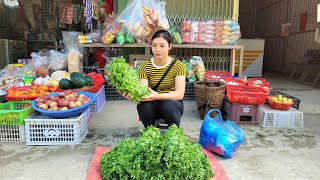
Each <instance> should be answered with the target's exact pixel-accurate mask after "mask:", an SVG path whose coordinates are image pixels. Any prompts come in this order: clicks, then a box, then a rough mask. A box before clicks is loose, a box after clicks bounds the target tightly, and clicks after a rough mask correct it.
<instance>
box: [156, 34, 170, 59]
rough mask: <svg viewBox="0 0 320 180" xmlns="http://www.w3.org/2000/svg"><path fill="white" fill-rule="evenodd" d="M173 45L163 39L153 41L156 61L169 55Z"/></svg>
mask: <svg viewBox="0 0 320 180" xmlns="http://www.w3.org/2000/svg"><path fill="white" fill-rule="evenodd" d="M171 47H172V45H171V44H170V45H169V43H168V41H166V40H165V39H164V38H163V37H158V38H155V39H153V40H152V44H151V49H152V53H153V55H154V57H155V58H156V59H164V58H166V57H167V56H168V55H169V50H170V49H171Z"/></svg>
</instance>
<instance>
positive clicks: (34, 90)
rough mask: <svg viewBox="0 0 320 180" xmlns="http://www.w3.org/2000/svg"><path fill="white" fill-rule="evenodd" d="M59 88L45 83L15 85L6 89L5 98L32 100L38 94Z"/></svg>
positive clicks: (51, 91) (45, 93) (55, 90)
mask: <svg viewBox="0 0 320 180" xmlns="http://www.w3.org/2000/svg"><path fill="white" fill-rule="evenodd" d="M58 90H59V87H58V86H47V85H41V86H39V85H33V86H22V87H15V88H11V89H9V90H8V94H7V96H6V99H7V100H8V101H12V100H33V99H35V98H37V97H39V96H42V95H47V94H50V93H53V92H57V91H58Z"/></svg>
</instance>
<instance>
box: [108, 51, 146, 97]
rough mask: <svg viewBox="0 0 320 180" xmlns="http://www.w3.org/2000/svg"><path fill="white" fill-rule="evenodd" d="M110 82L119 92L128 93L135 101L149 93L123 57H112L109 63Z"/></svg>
mask: <svg viewBox="0 0 320 180" xmlns="http://www.w3.org/2000/svg"><path fill="white" fill-rule="evenodd" d="M110 76H111V77H110V80H111V84H112V85H113V86H114V87H115V88H116V90H117V91H118V92H119V93H126V94H128V93H130V95H131V97H132V99H133V100H134V101H135V102H140V100H141V97H143V96H148V95H149V94H150V93H149V91H148V89H147V87H146V86H144V85H142V84H141V83H140V81H139V78H138V76H137V73H136V72H135V71H134V70H133V68H131V67H130V66H129V65H128V64H127V62H126V59H125V58H123V57H119V58H116V57H115V58H113V59H112V61H111V63H110Z"/></svg>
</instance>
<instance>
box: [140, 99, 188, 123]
mask: <svg viewBox="0 0 320 180" xmlns="http://www.w3.org/2000/svg"><path fill="white" fill-rule="evenodd" d="M137 109H138V114H139V117H140V120H141V121H142V123H143V125H144V127H145V128H147V127H148V126H150V125H154V124H155V121H156V120H157V119H164V121H165V123H166V124H168V125H172V124H176V125H177V126H179V125H180V119H181V116H182V114H183V102H182V100H180V101H175V100H163V101H147V102H141V103H140V104H138V105H137Z"/></svg>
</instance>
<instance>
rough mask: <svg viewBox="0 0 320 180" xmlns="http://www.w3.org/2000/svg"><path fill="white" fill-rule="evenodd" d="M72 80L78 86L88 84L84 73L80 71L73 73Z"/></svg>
mask: <svg viewBox="0 0 320 180" xmlns="http://www.w3.org/2000/svg"><path fill="white" fill-rule="evenodd" d="M70 80H71V82H72V84H73V85H74V86H75V87H76V88H82V87H83V86H85V85H87V84H86V81H85V79H84V75H83V74H81V73H78V72H73V73H71V74H70Z"/></svg>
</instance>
